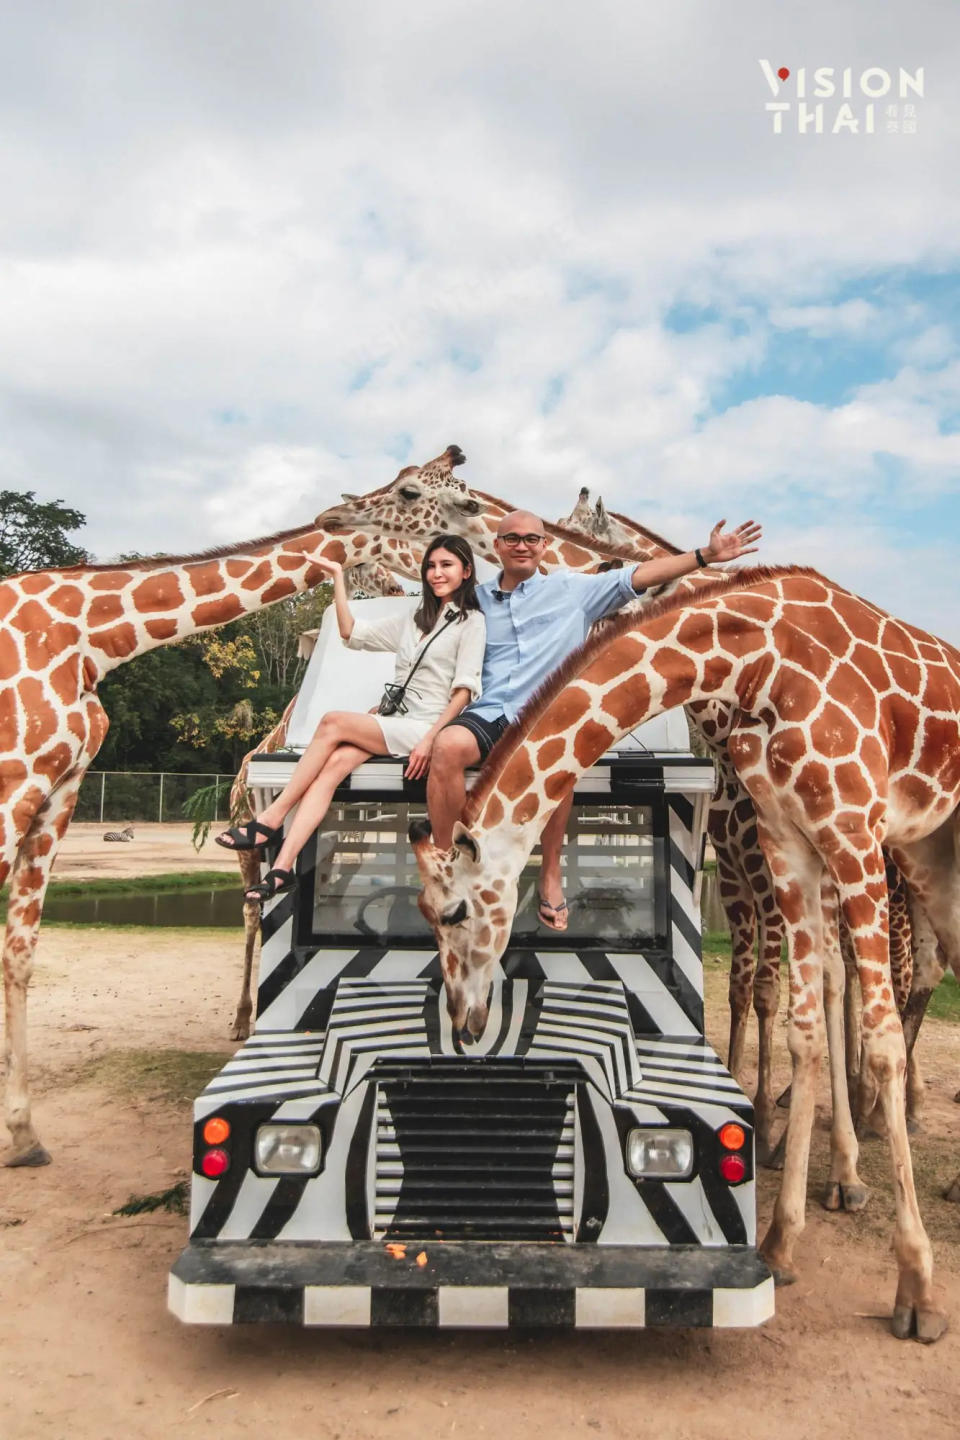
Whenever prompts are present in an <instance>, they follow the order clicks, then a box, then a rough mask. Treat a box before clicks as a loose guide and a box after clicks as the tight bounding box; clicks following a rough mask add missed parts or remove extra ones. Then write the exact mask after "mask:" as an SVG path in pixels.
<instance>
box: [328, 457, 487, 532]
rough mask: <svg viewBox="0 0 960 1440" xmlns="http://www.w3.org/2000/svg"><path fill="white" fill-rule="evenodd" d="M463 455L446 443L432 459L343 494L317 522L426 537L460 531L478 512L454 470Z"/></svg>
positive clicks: (332, 526) (339, 529)
mask: <svg viewBox="0 0 960 1440" xmlns="http://www.w3.org/2000/svg"><path fill="white" fill-rule="evenodd" d="M465 460H466V456H465V455H464V453H463V451H462V450H461V449H460V446H459V445H448V446H447V448H446V450H444V452H443V454H442V455H438V456H437V457H436V459H434V460H428V461H427V463H426V464H425V465H408V466H407V467H406V468H405V469H404V470H401V471H400V474H399V475H398V476H397V478H396V479H395V480H393V481H391V483H390V484H389V485H383V486H381V488H380V489H379V490H371V491H370V493H369V494H368V495H344V497H343V503H342V504H341V505H333V506H331V508H330V509H329V510H324V511H323V512H322V513H321V514H320V515H318V516H317V521H316V523H317V524H318V525H319V526H321V527H322V528H323V529H324V530H327V531H329V532H330V533H332V534H334V535H336V534H338V533H341V532H343V531H345V530H352V529H363V530H370V529H375V530H376V531H377V532H379V533H380V534H391V535H406V536H410V535H420V536H424V537H426V536H430V535H438V534H442V533H443V532H444V531H451V530H454V531H456V533H461V534H462V533H464V530H463V526H464V522H465V521H468V520H469V519H470V518H471V517H473V516H475V515H478V514H479V513H480V504H479V502H478V501H477V500H475V499H474V497H473V496H472V495H471V494H470V491H469V490H468V489H467V486H466V485H465V484H464V482H463V481H462V480H459V479H458V478H457V477H456V476H455V475H454V473H453V470H454V466H456V465H462V464H464V462H465ZM454 522H455V523H454Z"/></svg>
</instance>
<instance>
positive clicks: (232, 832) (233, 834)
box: [213, 819, 283, 850]
mask: <svg viewBox="0 0 960 1440" xmlns="http://www.w3.org/2000/svg"><path fill="white" fill-rule="evenodd" d="M258 831H259V832H260V834H261V835H262V836H263V839H262V840H258V839H257V832H258ZM228 836H229V837H230V838H229V839H228V838H227V837H228ZM213 838H214V840H215V841H216V843H217V844H218V845H222V846H223V848H224V850H260V849H262V848H263V846H264V845H274V844H276V842H277V841H278V840H280V839H282V838H283V831H282V830H281V829H275V828H274V826H273V825H264V823H263V821H262V820H257V819H253V820H248V821H247V823H246V825H231V826H230V828H229V830H224V831H223V832H222V833H221V834H220V835H215V836H214V837H213Z"/></svg>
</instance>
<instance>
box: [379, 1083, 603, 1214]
mask: <svg viewBox="0 0 960 1440" xmlns="http://www.w3.org/2000/svg"><path fill="white" fill-rule="evenodd" d="M578 1076H579V1071H578V1070H577V1069H576V1067H569V1066H563V1065H560V1066H557V1065H553V1066H551V1065H548V1064H534V1063H530V1064H523V1063H518V1062H516V1061H496V1060H485V1061H483V1062H482V1063H479V1064H478V1063H477V1062H473V1063H470V1062H467V1063H466V1064H461V1063H459V1062H457V1061H450V1062H447V1063H438V1062H434V1063H433V1064H431V1065H429V1066H424V1067H423V1068H422V1069H420V1068H419V1067H418V1068H416V1069H412V1068H409V1067H407V1068H405V1069H403V1070H402V1071H400V1072H398V1073H396V1074H393V1075H388V1074H381V1075H380V1076H378V1082H379V1083H378V1087H377V1135H376V1181H375V1196H376V1201H375V1217H374V1235H375V1236H378V1237H379V1236H385V1237H396V1238H397V1239H400V1240H402V1239H438V1238H442V1239H447V1240H454V1239H456V1240H464V1239H472V1240H556V1241H564V1240H566V1241H572V1239H573V1150H574V1102H575V1095H576V1081H577V1078H578Z"/></svg>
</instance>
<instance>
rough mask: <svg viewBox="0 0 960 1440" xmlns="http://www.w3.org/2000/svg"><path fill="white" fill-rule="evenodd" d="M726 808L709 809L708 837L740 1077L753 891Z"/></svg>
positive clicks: (731, 1055) (730, 1064) (734, 1066)
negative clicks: (725, 931)
mask: <svg viewBox="0 0 960 1440" xmlns="http://www.w3.org/2000/svg"><path fill="white" fill-rule="evenodd" d="M728 818H729V817H728V816H727V815H726V812H725V811H722V810H721V811H720V813H718V814H714V813H713V812H711V815H710V837H711V839H712V841H713V847H714V850H715V852H716V856H717V884H718V888H719V891H720V903H721V905H722V906H723V913H724V914H725V915H726V917H727V925H728V927H729V930H730V988H729V1001H730V1045H729V1048H728V1050H727V1069H728V1070H729V1071H730V1074H731V1075H732V1076H733V1077H734V1079H735V1080H740V1081H742V1078H743V1052H744V1049H745V1047H746V1040H747V1021H748V1020H749V1018H750V995H751V992H752V990H753V975H754V968H755V963H756V962H755V960H754V954H753V947H754V942H755V940H756V932H757V922H756V913H755V911H754V907H753V894H752V893H751V890H750V885H749V882H748V880H747V877H746V876H745V875H744V874H743V871H742V869H741V867H740V865H739V864H738V862H737V856H736V853H735V851H734V848H733V846H732V845H731V844H730V843H729V840H728V837H727V831H726V822H727V819H728Z"/></svg>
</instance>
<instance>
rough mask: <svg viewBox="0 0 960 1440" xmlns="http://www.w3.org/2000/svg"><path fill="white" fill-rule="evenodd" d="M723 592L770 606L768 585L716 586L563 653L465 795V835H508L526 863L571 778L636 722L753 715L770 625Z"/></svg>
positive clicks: (769, 647) (769, 648)
mask: <svg viewBox="0 0 960 1440" xmlns="http://www.w3.org/2000/svg"><path fill="white" fill-rule="evenodd" d="M728 589H729V590H733V592H734V594H735V595H736V596H738V597H742V596H744V595H752V594H755V593H761V592H762V594H763V597H764V598H763V601H762V602H761V604H762V605H763V606H768V607H769V609H770V611H771V613H772V611H773V609H774V605H773V602H772V600H771V599H770V598H769V597H770V593H771V582H769V581H765V582H761V583H760V584H758V585H757V586H754V587H744V586H741V585H737V586H736V587H733V586H723V587H722V589H721V593H720V594H719V595H716V594H715V595H713V596H711V597H708V598H705V599H704V600H702V601H700V602H699V603H697V602H695V603H693V604H691V605H684V606H683V607H682V608H681V607H679V606H677V607H675V608H674V607H671V608H669V609H667V610H666V611H665V612H664V613H663V614H660V615H657V616H655V617H654V618H653V619H651V620H649V621H644V619H643V615H642V613H641V614H638V615H635V616H634V615H632V616H630V617H624V620H623V621H622V622H620V624H619V625H615V627H614V629H613V633H612V634H609V635H608V636H604V637H601V639H600V641H599V642H592V643H591V642H588V644H587V645H586V646H585V647H584V649H583V650H582V651H580V652H579V653H578V654H576V655H574V656H572V657H571V659H570V660H569V661H568V662H567V663H566V665H564V666H562V667H561V669H560V671H558V672H557V678H556V679H555V680H554V681H553V682H552V683H551V685H550V688H549V690H548V691H547V693H546V695H545V697H544V699H543V700H542V701H541V702H540V703H539V704H537V705H536V706H535V707H533V708H532V709H531V710H530V711H529V712H528V714H527V716H526V717H524V718H523V719H522V720H521V721H520V722H518V725H517V726H516V728H515V729H514V730H513V731H512V732H508V735H507V736H506V737H505V738H504V740H503V741H502V742H501V747H502V748H499V749H498V753H497V755H496V756H495V757H494V759H493V763H492V765H490V764H488V766H487V768H486V770H485V771H484V773H483V774H482V776H481V778H480V780H479V781H478V783H477V785H476V787H475V788H474V790H473V792H472V793H471V795H470V797H469V799H468V801H467V805H466V808H465V810H464V814H463V822H464V824H466V825H467V826H468V827H469V828H470V830H471V833H473V834H474V835H475V836H479V835H480V834H483V835H484V837H485V838H484V845H487V844H488V843H491V842H492V843H493V845H494V846H496V845H497V842H496V840H495V839H493V835H494V832H497V831H500V832H501V833H507V834H509V835H511V836H512V837H514V838H512V840H511V848H513V849H514V851H515V853H516V854H520V853H521V852H522V859H525V858H526V856H527V855H528V854H529V853H530V850H531V849H532V847H533V845H534V843H535V841H536V838H537V835H538V834H539V833H540V830H541V829H542V828H543V825H544V824H545V823H546V819H547V817H548V816H549V815H550V813H551V812H552V811H553V810H554V809H555V808H556V806H557V804H558V803H559V801H560V800H561V799H562V798H563V796H565V795H566V794H568V793H569V791H570V790H571V789H572V788H573V786H574V785H575V783H576V781H577V780H578V778H579V777H580V776H581V775H582V774H583V773H584V771H586V770H588V769H589V768H590V766H591V765H594V764H595V763H596V762H597V760H598V759H599V758H600V756H601V755H603V754H604V753H605V752H606V751H607V750H609V748H610V747H611V745H613V744H615V743H616V741H617V740H619V739H620V738H621V737H622V736H623V735H626V734H628V733H629V732H630V731H631V730H633V729H635V728H636V727H637V726H638V725H641V724H643V723H644V722H645V721H647V720H651V719H653V718H654V717H655V716H657V715H660V714H662V713H663V712H664V711H665V710H670V709H672V708H674V706H677V705H685V704H688V703H691V702H693V703H696V702H701V701H708V700H709V701H721V702H724V701H725V702H727V703H728V704H729V705H731V706H735V707H736V708H737V709H741V710H746V711H748V712H749V711H750V710H751V709H755V707H756V705H757V703H758V699H759V698H760V697H761V696H762V693H763V690H764V687H765V686H766V685H767V683H768V682H769V680H770V676H771V673H772V672H773V670H774V644H773V636H772V625H771V624H770V623H768V622H765V621H763V620H761V619H748V618H746V617H745V616H744V614H743V613H740V612H738V611H735V610H733V609H730V608H728V607H727V605H726V604H725V603H724V592H725V591H726V590H728ZM521 863H522V860H521Z"/></svg>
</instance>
